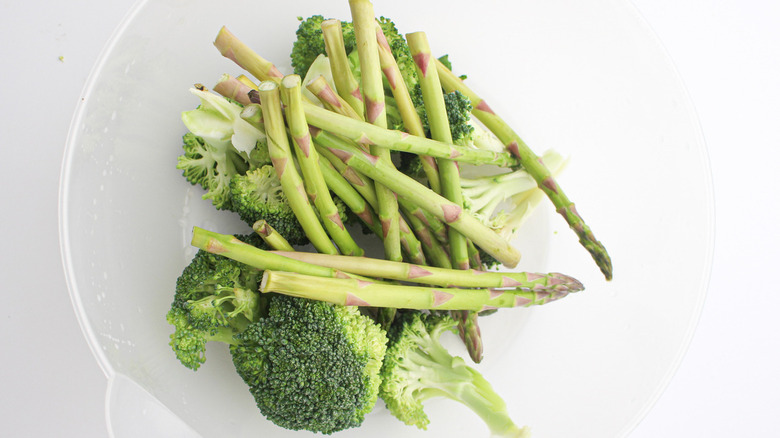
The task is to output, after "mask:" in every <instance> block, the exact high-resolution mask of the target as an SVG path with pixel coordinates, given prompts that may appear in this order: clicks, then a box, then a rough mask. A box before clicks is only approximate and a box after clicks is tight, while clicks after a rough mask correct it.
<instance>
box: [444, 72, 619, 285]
mask: <svg viewBox="0 0 780 438" xmlns="http://www.w3.org/2000/svg"><path fill="white" fill-rule="evenodd" d="M436 69H437V71H438V72H439V76H440V77H441V82H442V86H443V87H444V89H445V90H447V91H454V90H458V91H460V92H461V93H463V94H464V95H465V96H467V97H468V98H469V99H471V104H472V106H473V107H474V109H473V110H472V113H473V114H474V116H475V117H476V118H477V119H479V120H480V121H481V122H482V123H483V124H484V125H485V126H486V127H487V128H488V129H489V130H490V131H492V132H493V133H494V134H495V135H496V136H497V137H498V138H499V139H500V140H501V142H502V143H504V145H505V146H506V148H507V150H509V151H510V152H511V153H512V154H514V155H515V156H516V157H517V158H518V159H519V160H520V164H522V166H523V168H525V170H526V171H527V172H528V173H529V174H530V175H531V176H532V177H533V178H534V180H535V181H536V183H537V185H538V186H539V188H540V189H542V191H544V193H545V194H546V195H547V197H548V198H549V199H550V201H552V203H553V205H554V206H555V208H556V211H557V212H558V213H559V214H560V215H561V216H563V218H564V219H565V220H566V222H567V223H568V224H569V227H571V229H572V230H574V232H575V233H576V234H577V237H579V240H580V244H582V246H584V247H585V249H587V250H588V252H589V253H590V254H591V256H592V257H593V260H594V261H595V262H596V265H598V267H599V269H601V272H602V273H603V274H604V277H605V278H606V279H607V280H611V279H612V260H611V259H610V257H609V254H607V250H606V248H604V245H602V244H601V242H599V241H598V240H597V239H596V236H595V235H594V234H593V231H591V229H590V227H589V226H588V225H587V224H585V221H584V220H583V219H582V217H581V216H580V215H579V213H577V210H576V209H575V207H574V203H573V202H571V201H570V200H569V198H568V197H567V196H566V194H565V193H564V192H563V190H562V189H561V187H560V186H559V185H558V183H557V182H556V181H555V179H554V178H553V176H552V175H551V173H550V171H549V170H548V169H547V167H546V166H545V165H544V164H543V163H542V162H541V161H540V160H539V157H537V156H536V154H535V153H534V152H533V151H532V150H531V148H530V147H528V145H527V144H526V143H525V142H524V141H523V140H522V139H521V138H520V136H519V135H517V133H516V132H515V131H514V130H512V128H511V127H510V126H509V125H508V124H507V123H506V122H505V121H504V120H503V119H502V118H501V117H499V116H498V115H497V114H496V113H495V112H493V110H492V109H491V108H490V106H489V105H488V104H487V102H485V100H483V99H482V98H481V97H479V95H477V94H476V93H475V92H474V91H472V90H471V89H470V88H469V87H468V86H467V85H466V84H465V83H464V82H463V81H462V80H461V79H460V78H459V77H457V76H456V75H455V74H454V73H452V72H451V71H450V69H448V68H447V67H446V66H445V65H444V64H442V63H441V62H439V61H437V63H436Z"/></svg>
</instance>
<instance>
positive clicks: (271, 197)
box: [230, 164, 309, 245]
mask: <svg viewBox="0 0 780 438" xmlns="http://www.w3.org/2000/svg"><path fill="white" fill-rule="evenodd" d="M230 199H231V203H230V206H231V208H230V209H231V211H234V212H236V213H238V215H239V217H240V218H241V220H243V221H244V222H246V223H247V224H249V225H252V224H254V223H255V222H257V221H258V220H260V219H263V220H265V221H266V222H268V224H269V225H270V226H271V227H273V228H274V229H275V230H276V231H278V232H279V233H280V234H281V235H282V236H284V238H285V239H287V241H288V242H290V244H292V245H305V244H306V243H308V242H309V239H308V238H307V237H306V234H305V233H304V231H303V228H302V227H301V225H300V223H299V222H298V220H297V219H296V218H295V213H293V210H292V208H291V207H290V205H289V203H288V202H287V197H286V196H285V195H284V192H283V191H282V185H281V182H279V177H278V176H277V174H276V170H275V169H274V167H273V166H272V165H270V164H269V165H265V166H261V167H259V168H257V169H254V170H250V171H248V172H247V173H246V174H244V175H234V176H233V178H232V180H231V181H230Z"/></svg>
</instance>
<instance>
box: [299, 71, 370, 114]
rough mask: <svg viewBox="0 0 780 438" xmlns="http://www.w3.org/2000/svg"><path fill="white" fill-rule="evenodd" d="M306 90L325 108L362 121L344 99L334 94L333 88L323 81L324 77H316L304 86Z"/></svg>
mask: <svg viewBox="0 0 780 438" xmlns="http://www.w3.org/2000/svg"><path fill="white" fill-rule="evenodd" d="M306 88H307V89H308V90H309V91H311V93H312V94H314V95H315V96H317V99H319V100H320V102H322V104H323V105H325V108H327V109H329V110H331V111H333V112H334V113H338V114H341V115H343V116H347V117H351V118H353V119H356V120H363V117H361V116H360V114H358V113H357V112H356V111H355V109H354V108H352V106H350V104H349V103H347V101H346V100H344V98H342V97H341V96H339V95H338V94H336V92H335V91H334V90H333V88H331V87H330V85H328V81H327V80H325V77H323V76H317V77H316V78H314V79H312V80H311V81H309V83H307V84H306Z"/></svg>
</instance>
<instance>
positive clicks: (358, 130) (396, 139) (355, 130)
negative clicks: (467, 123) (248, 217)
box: [304, 104, 519, 167]
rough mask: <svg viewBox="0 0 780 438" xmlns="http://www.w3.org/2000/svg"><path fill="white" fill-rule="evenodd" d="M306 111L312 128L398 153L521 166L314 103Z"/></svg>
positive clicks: (504, 154)
mask: <svg viewBox="0 0 780 438" xmlns="http://www.w3.org/2000/svg"><path fill="white" fill-rule="evenodd" d="M304 110H305V112H306V120H307V121H308V122H309V124H310V125H312V126H314V127H317V128H319V129H322V130H323V131H328V132H332V133H334V134H338V135H341V136H344V137H346V138H348V139H350V140H352V141H354V142H355V143H358V144H363V145H371V144H374V145H380V146H382V147H383V148H387V149H390V150H394V151H402V152H411V153H414V154H418V155H429V156H432V157H435V158H449V159H452V160H455V161H463V162H466V163H471V164H493V165H496V166H500V167H512V166H517V165H519V161H518V160H517V158H515V157H514V156H512V155H511V154H509V153H507V152H493V151H489V150H484V149H476V148H471V147H466V146H457V145H453V144H447V143H443V142H440V141H436V140H432V139H430V138H423V137H417V136H414V135H409V133H406V132H402V131H396V130H391V129H384V128H381V127H378V126H373V125H371V124H369V123H365V122H361V121H359V120H354V119H350V118H349V117H344V116H342V115H339V114H336V113H334V112H332V111H328V110H327V109H325V108H320V107H318V106H316V105H314V104H307V105H304Z"/></svg>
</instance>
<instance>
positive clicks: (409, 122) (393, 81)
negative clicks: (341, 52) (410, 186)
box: [376, 23, 441, 193]
mask: <svg viewBox="0 0 780 438" xmlns="http://www.w3.org/2000/svg"><path fill="white" fill-rule="evenodd" d="M376 41H377V43H378V45H379V64H380V66H381V67H382V72H383V73H384V75H385V78H386V79H387V83H388V84H389V85H390V91H391V92H392V93H393V98H395V103H396V107H397V108H398V112H399V114H400V115H401V120H402V121H403V123H404V127H406V132H408V133H409V134H411V135H416V136H418V137H425V129H424V128H423V124H422V120H420V114H418V113H417V108H415V106H414V103H413V102H412V97H411V96H410V95H409V89H408V88H406V82H405V81H404V79H403V77H401V70H400V69H399V68H398V63H397V62H396V61H395V57H394V56H393V53H392V51H391V50H390V44H388V42H387V37H385V33H384V32H383V31H382V27H381V26H379V24H378V23H377V26H376ZM420 163H422V169H423V172H425V176H426V178H427V179H428V185H429V186H430V187H431V189H432V190H433V191H434V192H436V193H441V185H440V183H439V169H438V168H437V167H436V162H435V161H434V160H433V158H431V157H429V156H427V155H421V156H420Z"/></svg>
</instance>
